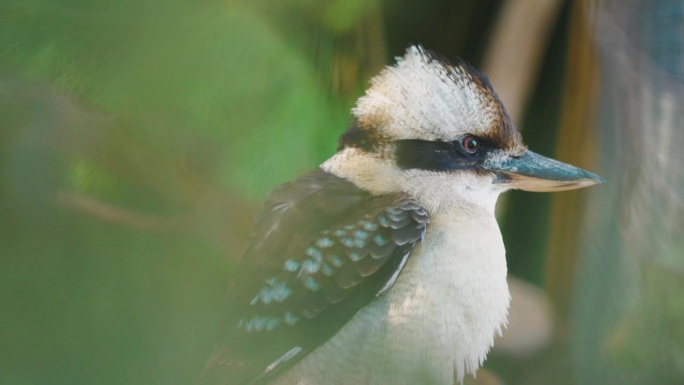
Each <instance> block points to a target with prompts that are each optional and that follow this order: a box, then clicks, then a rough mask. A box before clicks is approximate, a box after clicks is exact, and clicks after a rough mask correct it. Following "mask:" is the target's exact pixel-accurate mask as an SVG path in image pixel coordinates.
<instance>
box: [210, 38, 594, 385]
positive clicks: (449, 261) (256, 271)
mask: <svg viewBox="0 0 684 385" xmlns="http://www.w3.org/2000/svg"><path fill="white" fill-rule="evenodd" d="M370 83H371V85H370V87H369V88H368V90H367V91H366V93H365V94H364V95H363V96H362V97H360V98H359V99H358V101H357V103H356V105H355V107H354V108H353V109H352V119H351V123H350V125H349V128H348V129H347V131H346V132H344V133H343V134H342V135H341V136H340V137H339V140H338V148H337V151H336V153H335V154H334V155H332V157H330V158H329V159H328V160H326V161H325V162H324V163H322V164H321V165H320V166H319V167H317V168H316V169H314V170H313V171H311V172H309V173H307V174H305V175H303V176H301V177H299V178H298V179H295V180H293V181H290V182H288V183H285V184H284V185H282V186H280V187H277V188H276V189H275V190H274V191H273V192H271V194H270V195H269V197H268V198H267V200H266V203H265V206H264V208H263V210H262V212H261V214H259V215H258V217H257V219H256V223H255V225H254V231H253V240H252V242H251V244H250V246H249V247H248V249H247V250H246V252H245V254H244V255H243V258H242V259H241V261H240V263H239V264H238V266H237V268H236V269H237V273H236V277H235V279H234V281H233V284H232V285H231V287H230V288H229V290H228V294H227V299H226V307H225V308H226V314H227V316H226V321H225V322H224V324H223V325H222V327H223V328H224V329H223V332H222V334H221V337H220V338H219V341H218V343H217V345H216V348H215V350H214V351H213V353H212V354H211V355H210V357H209V359H208V361H207V363H206V365H205V368H204V371H203V373H202V375H201V377H200V381H199V382H200V384H202V385H229V384H230V385H232V384H250V385H257V384H259V385H261V384H271V385H310V384H323V385H327V384H330V385H338V384H345V385H346V384H367V385H374V384H453V383H458V382H461V383H462V381H463V379H464V377H465V376H466V375H469V374H474V373H475V371H476V370H477V369H478V368H479V367H480V366H481V365H482V364H483V362H484V360H485V358H486V356H487V353H488V351H489V350H490V348H491V347H492V346H493V344H494V337H495V336H496V335H500V334H501V332H502V329H503V328H505V326H506V323H507V314H508V307H509V302H510V294H509V291H508V286H507V282H506V275H507V267H506V252H505V249H504V244H503V240H502V236H501V232H500V230H499V227H498V224H497V222H496V218H495V215H494V211H495V205H496V201H497V198H498V196H499V195H500V194H501V193H503V192H505V191H507V190H511V189H520V190H527V191H538V192H541V191H561V190H570V189H575V188H581V187H587V186H591V185H594V184H597V183H602V182H603V181H604V180H603V179H602V178H600V177H599V176H597V175H595V174H592V173H590V172H588V171H585V170H582V169H580V168H577V167H574V166H571V165H568V164H565V163H562V162H559V161H556V160H553V159H551V158H547V157H544V156H542V155H539V154H536V153H534V152H532V151H530V150H528V148H527V147H526V146H525V145H524V144H523V141H522V137H521V135H520V133H519V132H518V130H517V128H516V127H515V125H514V124H513V123H512V122H511V119H510V118H509V116H508V114H507V113H506V110H505V108H504V106H503V104H502V102H501V100H500V99H499V98H498V96H497V95H496V93H495V92H494V90H493V88H492V86H491V84H490V83H489V81H488V79H487V77H486V76H485V75H483V74H481V73H480V72H478V71H477V70H476V69H475V68H474V67H472V66H471V65H469V64H468V63H467V62H465V61H463V60H458V61H457V62H456V63H455V64H452V63H451V62H449V61H448V60H447V59H445V58H444V57H442V56H440V55H439V54H437V53H435V52H433V51H430V50H427V49H425V48H423V47H422V46H420V45H414V46H410V47H409V48H407V50H406V52H405V54H404V56H402V57H398V58H396V63H395V64H394V65H392V66H388V67H386V68H384V69H383V70H382V71H381V72H380V73H379V74H378V75H377V76H376V77H374V78H373V79H371V82H370Z"/></svg>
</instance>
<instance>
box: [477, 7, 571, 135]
mask: <svg viewBox="0 0 684 385" xmlns="http://www.w3.org/2000/svg"><path fill="white" fill-rule="evenodd" d="M561 5H562V1H560V0H508V1H506V2H504V5H503V7H502V9H501V14H500V15H499V20H498V22H497V23H496V27H495V29H494V32H493V34H492V40H491V42H490V43H489V47H488V49H487V52H486V55H485V60H484V67H483V69H484V72H485V73H486V74H487V76H489V80H490V81H491V83H492V85H493V86H494V89H496V92H497V94H498V95H499V97H500V98H501V100H502V101H503V103H504V105H505V106H506V109H507V110H508V114H509V115H510V117H511V119H513V122H515V123H519V122H520V117H521V115H522V113H523V111H524V108H525V105H526V104H527V100H528V97H529V95H530V91H531V90H532V88H533V86H534V83H535V80H536V77H537V73H538V69H539V65H540V63H541V58H542V53H543V52H544V49H545V47H546V44H547V42H548V39H549V37H550V33H549V31H550V30H551V28H552V27H553V25H554V22H555V20H556V17H557V15H558V11H559V10H560V6H561Z"/></svg>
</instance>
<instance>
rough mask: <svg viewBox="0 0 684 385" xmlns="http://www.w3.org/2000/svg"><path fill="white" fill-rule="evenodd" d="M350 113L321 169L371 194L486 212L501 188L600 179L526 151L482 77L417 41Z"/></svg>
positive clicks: (551, 187)
mask: <svg viewBox="0 0 684 385" xmlns="http://www.w3.org/2000/svg"><path fill="white" fill-rule="evenodd" d="M353 113H354V120H353V124H352V126H351V128H350V129H349V130H348V131H347V132H346V133H345V134H343V135H342V136H341V137H340V141H339V149H338V153H337V154H336V155H335V156H334V157H333V158H331V159H330V160H329V161H328V162H326V163H325V164H324V165H323V168H324V169H327V170H328V171H331V172H333V173H335V174H337V175H339V176H342V177H345V178H347V179H349V180H351V181H352V182H354V183H356V184H357V185H358V186H359V187H361V188H364V189H366V190H369V191H370V192H372V193H376V194H382V193H390V192H406V193H410V194H411V195H413V196H415V197H416V198H418V199H419V200H421V201H422V202H423V203H424V204H425V206H426V207H427V208H428V209H429V210H430V211H437V210H439V209H440V207H442V206H444V205H449V206H453V203H458V202H469V203H475V204H476V205H480V206H484V207H486V208H487V209H491V210H493V207H494V203H495V202H496V198H497V197H498V195H499V194H500V193H501V192H503V191H505V190H508V189H521V190H528V191H560V190H569V189H575V188H581V187H586V186H590V185H593V184H595V183H600V182H602V179H601V178H600V177H598V176H596V175H594V174H592V173H589V172H587V171H584V170H582V169H579V168H577V167H574V166H571V165H568V164H565V163H561V162H558V161H555V160H553V159H550V158H546V157H543V156H541V155H538V154H535V153H533V152H531V151H529V150H528V149H527V147H526V146H525V145H524V144H523V142H522V137H521V136H520V133H519V132H518V130H517V129H516V128H515V126H514V125H513V123H512V122H511V120H510V118H509V117H508V114H507V113H506V109H505V108H504V106H503V104H502V103H501V100H499V98H498V97H497V95H496V93H495V92H494V90H493V89H492V86H491V85H490V84H489V81H488V80H487V78H486V77H485V76H484V75H482V74H480V73H479V72H478V71H476V70H475V69H474V68H472V67H471V66H469V65H468V64H466V63H465V62H459V63H458V64H456V65H452V64H451V63H449V62H448V61H447V60H445V59H443V58H441V57H438V56H437V55H435V54H434V53H431V52H429V51H426V50H424V49H423V48H421V47H420V46H413V47H410V48H409V49H408V50H407V52H406V55H405V56H404V57H402V58H399V59H398V60H397V63H396V65H394V66H391V67H388V68H385V69H384V70H383V71H382V72H381V73H380V74H379V75H378V76H376V77H375V78H373V79H372V80H371V87H370V89H368V90H367V91H366V94H365V95H364V96H363V97H361V98H360V99H359V100H358V102H357V104H356V107H355V108H354V109H353Z"/></svg>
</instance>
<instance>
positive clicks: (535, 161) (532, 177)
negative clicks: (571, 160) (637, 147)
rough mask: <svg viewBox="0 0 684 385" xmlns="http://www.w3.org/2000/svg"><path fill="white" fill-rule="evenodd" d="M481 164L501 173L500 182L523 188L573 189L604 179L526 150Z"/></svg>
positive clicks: (528, 189) (538, 189)
mask: <svg viewBox="0 0 684 385" xmlns="http://www.w3.org/2000/svg"><path fill="white" fill-rule="evenodd" d="M482 167H484V168H486V169H488V170H491V171H494V172H496V173H497V174H499V175H500V176H502V178H501V179H500V182H501V183H508V184H510V186H511V188H515V189H520V190H526V191H562V190H573V189H576V188H582V187H587V186H591V185H594V184H597V183H603V182H605V180H603V178H601V177H600V176H598V175H595V174H592V173H590V172H588V171H584V170H582V169H581V168H578V167H575V166H571V165H569V164H566V163H563V162H559V161H557V160H553V159H551V158H547V157H545V156H541V155H539V154H536V153H534V152H532V151H529V150H527V151H525V152H524V153H522V155H519V156H499V157H493V158H491V159H488V160H486V161H485V162H484V163H483V164H482Z"/></svg>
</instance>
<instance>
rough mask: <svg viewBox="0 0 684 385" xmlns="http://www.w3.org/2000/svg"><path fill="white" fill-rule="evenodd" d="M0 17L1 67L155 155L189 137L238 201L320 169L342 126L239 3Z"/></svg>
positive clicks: (35, 9) (285, 49)
mask: <svg viewBox="0 0 684 385" xmlns="http://www.w3.org/2000/svg"><path fill="white" fill-rule="evenodd" d="M0 15H2V16H1V19H0V47H2V48H0V61H1V62H3V63H5V65H9V66H10V67H12V68H18V69H21V73H22V74H23V75H25V76H28V77H30V78H31V79H36V80H40V81H45V82H49V83H51V84H56V85H57V86H58V87H60V88H61V89H63V90H66V91H68V92H70V93H72V94H74V95H76V96H78V97H79V98H81V99H82V100H84V101H86V102H87V103H89V104H90V105H91V106H94V107H96V108H97V109H100V110H102V111H104V112H105V113H106V114H109V115H111V116H113V117H115V118H124V119H125V120H126V121H129V122H134V123H135V126H136V128H137V129H138V130H140V132H138V133H136V136H137V137H138V140H139V141H142V142H146V143H151V144H152V146H156V147H159V148H162V150H163V151H166V152H173V151H174V150H175V149H174V148H168V147H167V146H168V144H169V143H173V142H174V141H176V139H177V138H186V137H187V136H188V135H192V136H193V137H194V140H195V141H199V142H200V143H207V144H211V147H212V148H213V151H214V153H212V156H213V157H214V158H213V162H214V163H215V165H217V166H218V167H217V169H215V170H214V175H213V177H214V178H215V179H216V181H217V182H218V183H219V184H220V185H222V186H224V187H229V188H232V189H236V190H237V191H239V192H241V193H243V194H244V195H245V196H252V197H253V196H254V194H257V196H258V195H263V193H264V192H265V191H267V190H268V189H270V188H271V187H273V186H274V185H275V184H277V183H280V182H282V181H285V180H287V179H290V178H291V177H293V176H294V175H296V174H298V173H301V172H303V171H304V170H306V169H308V168H310V167H312V166H314V165H315V164H316V163H318V162H320V161H321V160H322V159H324V158H325V157H326V156H327V155H329V154H330V153H331V152H332V151H333V150H334V138H335V137H336V136H337V135H338V134H339V133H340V132H341V131H342V130H343V129H344V126H345V124H346V119H347V117H346V113H345V112H344V110H345V109H346V106H345V107H340V106H335V105H334V104H333V103H331V101H330V97H329V95H327V94H326V92H325V91H324V90H322V89H321V87H320V86H319V85H318V84H317V82H316V80H315V79H316V76H315V73H314V70H313V68H312V66H311V65H310V63H309V61H307V60H306V55H305V54H304V53H302V52H300V51H298V50H297V49H296V48H295V45H294V44H292V41H293V39H292V38H290V39H289V40H288V39H287V38H286V37H285V36H282V35H281V34H280V33H279V31H278V30H277V29H275V28H274V27H273V25H272V23H269V22H268V21H267V20H266V19H265V18H264V16H262V14H261V13H260V12H259V10H258V9H254V8H252V7H249V6H248V5H246V4H239V3H237V4H236V3H232V4H227V3H226V4H223V3H213V4H206V3H203V2H199V3H194V2H182V1H173V2H155V1H145V2H139V1H122V2H109V1H93V2H81V1H63V2H61V3H55V2H51V1H9V2H3V4H2V5H0ZM182 140H183V139H181V141H182ZM322 143H327V145H326V146H324V147H322V146H321V144H322ZM196 151H199V152H202V151H206V148H201V149H196Z"/></svg>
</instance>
